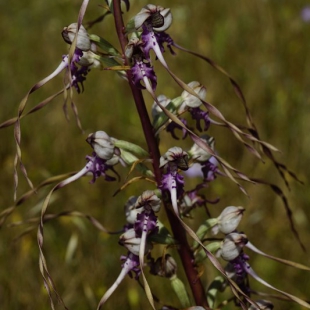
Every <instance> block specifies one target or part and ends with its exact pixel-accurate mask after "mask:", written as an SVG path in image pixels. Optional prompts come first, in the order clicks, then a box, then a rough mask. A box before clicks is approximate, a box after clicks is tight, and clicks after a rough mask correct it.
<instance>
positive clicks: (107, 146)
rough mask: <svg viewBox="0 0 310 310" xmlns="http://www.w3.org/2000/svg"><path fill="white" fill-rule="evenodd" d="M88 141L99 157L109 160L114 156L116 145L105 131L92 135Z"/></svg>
mask: <svg viewBox="0 0 310 310" xmlns="http://www.w3.org/2000/svg"><path fill="white" fill-rule="evenodd" d="M86 141H87V142H88V143H89V144H90V145H91V146H92V148H93V149H94V151H95V152H96V154H97V155H98V157H100V158H102V159H105V160H109V159H111V158H112V157H113V154H114V150H115V147H114V144H113V143H112V140H111V138H110V137H109V136H108V135H107V134H106V133H105V132H104V131H96V132H95V133H91V134H90V135H89V136H88V137H87V139H86Z"/></svg>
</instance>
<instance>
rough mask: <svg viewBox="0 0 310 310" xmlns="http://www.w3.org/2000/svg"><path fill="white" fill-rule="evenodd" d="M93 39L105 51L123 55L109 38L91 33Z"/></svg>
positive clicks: (90, 36) (114, 54) (113, 54)
mask: <svg viewBox="0 0 310 310" xmlns="http://www.w3.org/2000/svg"><path fill="white" fill-rule="evenodd" d="M89 38H90V40H91V41H93V42H95V43H96V44H97V45H98V46H99V47H100V48H101V49H102V50H103V51H104V52H106V53H107V54H109V55H112V56H121V54H120V53H119V51H118V50H117V49H116V48H115V47H114V46H113V45H112V44H111V43H110V42H108V41H107V40H105V39H103V38H101V37H99V36H97V35H95V34H91V35H89Z"/></svg>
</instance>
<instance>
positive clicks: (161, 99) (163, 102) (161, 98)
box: [152, 95, 171, 119]
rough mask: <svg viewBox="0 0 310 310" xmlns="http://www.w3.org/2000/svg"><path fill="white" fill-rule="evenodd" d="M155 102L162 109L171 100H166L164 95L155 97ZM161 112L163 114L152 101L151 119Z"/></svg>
mask: <svg viewBox="0 0 310 310" xmlns="http://www.w3.org/2000/svg"><path fill="white" fill-rule="evenodd" d="M157 100H158V102H159V103H160V104H161V105H162V106H163V107H164V108H165V107H166V106H167V105H168V104H169V103H170V102H171V99H169V98H167V97H166V96H165V95H159V96H158V97H157ZM162 112H163V110H162V109H161V107H160V106H159V105H158V104H157V103H156V101H154V103H153V105H152V117H153V119H155V118H156V117H158V115H159V114H160V113H162Z"/></svg>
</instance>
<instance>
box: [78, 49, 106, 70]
mask: <svg viewBox="0 0 310 310" xmlns="http://www.w3.org/2000/svg"><path fill="white" fill-rule="evenodd" d="M99 59H100V57H99V56H98V55H96V54H95V53H93V52H92V51H87V52H83V56H82V57H81V58H80V59H79V61H78V62H77V63H78V64H79V65H81V66H84V67H90V68H100V67H101V62H100V61H99Z"/></svg>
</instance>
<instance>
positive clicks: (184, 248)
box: [113, 0, 209, 309]
mask: <svg viewBox="0 0 310 310" xmlns="http://www.w3.org/2000/svg"><path fill="white" fill-rule="evenodd" d="M113 10H114V21H115V28H116V31H117V35H118V39H119V42H120V44H121V47H122V52H123V55H125V47H126V45H127V44H128V39H127V37H126V35H125V32H124V29H125V27H124V22H123V18H122V12H121V6H120V0H113ZM124 65H125V66H126V65H128V60H127V59H126V57H125V56H124ZM127 76H128V81H129V86H130V88H131V92H132V95H133V98H134V101H135V104H136V108H137V111H138V114H139V117H140V121H141V125H142V128H143V132H144V136H145V140H146V142H147V145H148V150H149V154H150V158H152V160H153V169H154V174H155V179H156V182H157V184H158V185H160V184H161V179H162V171H161V169H160V168H159V159H160V152H159V148H158V144H157V141H156V138H155V134H154V133H155V131H154V128H153V126H152V124H151V121H150V118H149V115H148V112H147V109H146V106H145V102H144V98H143V95H142V92H141V90H140V89H138V88H136V87H135V86H134V84H133V83H132V79H131V73H130V71H127ZM164 205H165V210H166V213H167V216H168V220H169V223H170V226H171V230H172V232H173V235H174V238H175V239H176V240H178V243H179V247H178V252H179V255H180V258H181V261H182V264H183V267H184V271H185V273H186V276H187V279H188V283H189V285H190V287H191V290H192V293H193V296H194V299H195V302H196V305H197V306H202V307H205V308H206V309H209V308H208V302H207V300H206V296H205V292H204V287H203V285H202V282H201V281H200V278H199V275H198V272H197V270H196V268H195V266H194V264H193V262H194V257H193V253H192V251H191V249H190V246H189V244H188V242H187V238H186V232H185V230H184V228H183V227H182V225H181V223H180V221H179V220H178V219H177V217H176V216H175V215H174V212H173V211H172V209H171V206H170V203H167V202H165V203H164Z"/></svg>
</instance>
